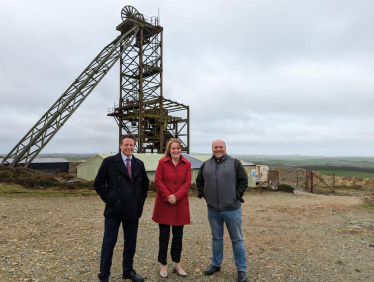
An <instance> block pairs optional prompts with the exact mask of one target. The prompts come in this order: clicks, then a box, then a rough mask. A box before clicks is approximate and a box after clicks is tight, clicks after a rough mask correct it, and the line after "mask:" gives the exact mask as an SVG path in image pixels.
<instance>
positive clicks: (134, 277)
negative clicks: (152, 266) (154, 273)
mask: <svg viewBox="0 0 374 282" xmlns="http://www.w3.org/2000/svg"><path fill="white" fill-rule="evenodd" d="M122 279H131V281H135V282H143V281H144V278H143V277H141V276H140V275H138V274H136V272H135V270H134V269H133V270H131V271H130V272H124V273H123V275H122Z"/></svg>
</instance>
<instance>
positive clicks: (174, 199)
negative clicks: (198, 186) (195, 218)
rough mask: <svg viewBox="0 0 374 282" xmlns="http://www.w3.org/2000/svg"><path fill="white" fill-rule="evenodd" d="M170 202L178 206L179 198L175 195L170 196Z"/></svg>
mask: <svg viewBox="0 0 374 282" xmlns="http://www.w3.org/2000/svg"><path fill="white" fill-rule="evenodd" d="M168 202H169V203H170V204H172V205H174V204H176V203H177V197H175V196H174V195H170V196H169V197H168Z"/></svg>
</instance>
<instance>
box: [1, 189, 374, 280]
mask: <svg viewBox="0 0 374 282" xmlns="http://www.w3.org/2000/svg"><path fill="white" fill-rule="evenodd" d="M244 199H245V204H243V207H242V213H243V233H244V238H245V245H246V251H247V254H248V274H249V277H250V279H249V281H374V268H373V261H374V210H373V208H372V207H370V206H363V205H362V204H363V197H354V196H336V195H316V194H310V193H306V192H302V191H296V192H295V194H290V193H283V192H265V193H247V194H246V195H245V197H244ZM153 203H154V193H151V194H150V195H149V198H148V199H147V201H146V205H145V212H144V214H143V217H142V218H141V221H140V228H139V237H138V249H137V254H136V258H135V269H136V271H137V272H138V273H139V274H141V275H142V276H144V277H145V278H146V279H147V280H146V281H236V270H235V265H234V260H233V254H232V248H231V245H230V240H229V238H228V235H227V232H226V233H225V253H224V263H223V266H222V270H221V272H219V273H216V274H214V275H213V276H210V277H207V276H204V274H203V269H204V268H205V267H207V266H208V265H209V264H210V259H211V245H210V242H211V241H210V229H209V225H208V221H207V216H206V206H205V202H204V200H199V199H198V198H197V197H196V196H191V197H190V208H191V218H192V223H191V224H190V225H188V226H186V227H185V235H184V237H185V238H184V250H183V253H182V266H183V267H184V269H185V271H186V272H187V273H188V276H187V277H185V278H181V277H178V276H176V275H175V274H172V273H170V274H169V278H167V279H162V278H159V274H158V272H159V264H158V262H157V250H158V226H157V224H156V223H154V222H152V220H151V215H152V209H153ZM103 207H104V205H103V203H102V202H101V200H100V198H99V197H98V196H68V197H64V196H58V197H56V196H55V197H47V196H38V195H36V196H32V197H13V196H12V197H10V196H0V218H1V225H0V281H34V282H36V281H40V282H41V281H46V282H47V281H98V280H97V273H98V265H99V257H100V248H101V240H102V235H103V217H102V212H103ZM121 241H122V233H120V235H119V242H118V244H117V246H116V249H115V253H114V260H113V266H112V275H111V280H110V281H123V280H122V279H121V254H122V245H123V243H121ZM171 265H172V264H171V262H169V272H171Z"/></svg>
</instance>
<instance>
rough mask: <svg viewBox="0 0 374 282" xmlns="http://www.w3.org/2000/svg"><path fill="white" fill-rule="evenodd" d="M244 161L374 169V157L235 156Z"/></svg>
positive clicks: (283, 164)
mask: <svg viewBox="0 0 374 282" xmlns="http://www.w3.org/2000/svg"><path fill="white" fill-rule="evenodd" d="M237 156H238V157H240V158H242V159H243V160H245V161H249V162H252V163H255V164H257V163H260V164H267V165H270V166H317V165H323V166H355V167H367V168H374V157H311V156H298V155H294V156H259V155H253V156H252V155H237Z"/></svg>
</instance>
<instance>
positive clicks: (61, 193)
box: [0, 183, 96, 197]
mask: <svg viewBox="0 0 374 282" xmlns="http://www.w3.org/2000/svg"><path fill="white" fill-rule="evenodd" d="M92 195H96V192H95V191H94V190H84V189H79V190H70V189H69V190H67V189H61V188H58V187H51V188H35V189H30V188H25V187H22V186H21V185H18V184H4V183H0V196H5V197H66V196H92Z"/></svg>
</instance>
